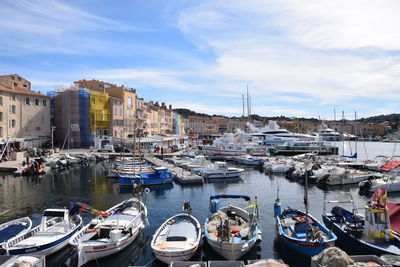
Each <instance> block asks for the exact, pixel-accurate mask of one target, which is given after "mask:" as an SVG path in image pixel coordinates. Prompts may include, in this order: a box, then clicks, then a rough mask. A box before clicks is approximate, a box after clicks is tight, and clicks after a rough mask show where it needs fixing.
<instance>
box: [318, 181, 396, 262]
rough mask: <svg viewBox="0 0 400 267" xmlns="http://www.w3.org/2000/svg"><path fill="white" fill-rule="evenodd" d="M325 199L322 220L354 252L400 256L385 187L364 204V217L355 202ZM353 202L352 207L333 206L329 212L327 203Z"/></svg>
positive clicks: (351, 201)
mask: <svg viewBox="0 0 400 267" xmlns="http://www.w3.org/2000/svg"><path fill="white" fill-rule="evenodd" d="M348 196H349V198H350V199H348V200H346V199H345V200H325V202H324V214H323V215H322V219H323V221H324V223H325V225H326V226H327V227H328V228H329V229H332V230H333V232H334V233H335V234H336V235H337V237H338V241H340V242H341V243H342V244H345V245H346V246H347V247H348V248H349V249H350V250H351V252H352V253H356V254H364V255H377V256H380V255H382V254H393V255H400V239H399V238H398V237H397V236H396V235H394V233H393V231H392V230H391V224H390V218H389V210H388V208H387V206H386V190H385V189H384V188H380V189H379V190H377V191H375V193H374V196H373V201H372V203H369V204H367V205H366V206H364V207H363V209H364V210H365V216H363V215H361V214H359V213H358V212H357V209H356V207H355V204H354V201H353V199H352V198H351V195H349V194H348ZM328 203H334V204H341V203H350V204H352V205H353V210H352V211H350V210H347V209H345V208H343V207H341V206H337V205H336V206H334V207H333V208H332V209H331V211H330V212H329V213H327V212H326V204H328Z"/></svg>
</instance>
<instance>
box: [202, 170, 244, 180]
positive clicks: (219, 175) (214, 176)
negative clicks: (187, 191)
mask: <svg viewBox="0 0 400 267" xmlns="http://www.w3.org/2000/svg"><path fill="white" fill-rule="evenodd" d="M241 173H242V172H240V171H235V172H229V173H223V172H220V173H205V174H204V178H207V179H221V178H236V177H239V176H240V174H241Z"/></svg>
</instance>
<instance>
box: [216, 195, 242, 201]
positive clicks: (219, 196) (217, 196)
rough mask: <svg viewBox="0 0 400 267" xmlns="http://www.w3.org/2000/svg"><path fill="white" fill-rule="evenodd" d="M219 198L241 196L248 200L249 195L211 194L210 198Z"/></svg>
mask: <svg viewBox="0 0 400 267" xmlns="http://www.w3.org/2000/svg"><path fill="white" fill-rule="evenodd" d="M219 198H243V199H244V200H246V201H250V197H249V196H246V195H211V196H210V200H211V199H219Z"/></svg>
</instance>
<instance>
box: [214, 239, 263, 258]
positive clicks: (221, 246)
mask: <svg viewBox="0 0 400 267" xmlns="http://www.w3.org/2000/svg"><path fill="white" fill-rule="evenodd" d="M207 242H208V244H209V245H210V247H211V248H212V249H213V250H214V251H215V252H216V253H218V254H219V255H221V256H222V257H224V258H225V259H227V260H229V261H235V260H237V259H239V258H241V257H242V256H244V255H245V254H246V253H247V252H249V251H250V250H251V249H252V247H253V246H254V245H255V243H256V242H257V237H256V236H255V237H253V238H252V239H250V240H249V241H248V242H246V243H233V244H232V243H228V242H221V241H218V240H215V239H213V238H209V237H207Z"/></svg>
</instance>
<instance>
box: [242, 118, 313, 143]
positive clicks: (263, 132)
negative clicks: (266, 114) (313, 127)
mask: <svg viewBox="0 0 400 267" xmlns="http://www.w3.org/2000/svg"><path fill="white" fill-rule="evenodd" d="M247 126H248V127H249V128H250V131H251V133H250V134H251V135H252V136H256V137H258V138H259V139H261V140H262V144H263V145H264V146H269V147H275V146H276V145H283V144H284V143H285V142H287V141H316V140H317V138H318V137H316V136H313V135H309V134H301V133H292V132H289V131H288V130H286V129H283V128H280V127H279V125H278V123H277V122H276V121H272V120H271V121H268V126H267V127H264V128H256V127H254V126H253V125H252V124H251V123H247Z"/></svg>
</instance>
